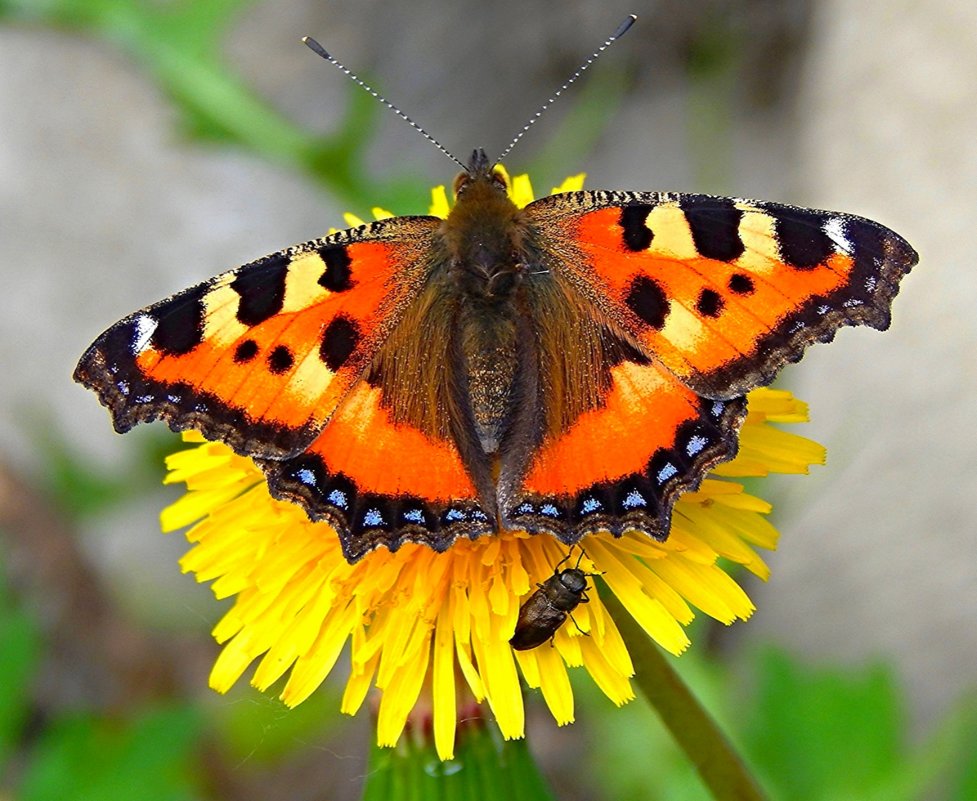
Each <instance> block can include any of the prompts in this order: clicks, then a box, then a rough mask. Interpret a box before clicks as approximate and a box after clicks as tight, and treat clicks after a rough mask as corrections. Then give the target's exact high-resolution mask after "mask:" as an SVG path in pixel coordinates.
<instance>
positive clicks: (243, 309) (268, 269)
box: [231, 253, 289, 325]
mask: <svg viewBox="0 0 977 801" xmlns="http://www.w3.org/2000/svg"><path fill="white" fill-rule="evenodd" d="M288 264H289V258H288V256H285V255H284V254H281V253H276V254H275V255H273V256H268V257H267V258H265V259H261V260H260V261H256V262H254V263H252V264H248V265H246V266H245V267H242V268H241V271H240V272H239V273H238V274H237V276H236V277H235V279H234V280H233V281H232V282H231V289H233V290H234V291H235V292H237V293H238V295H240V296H241V300H240V301H239V302H238V307H237V319H238V321H240V322H241V323H242V324H243V325H258V323H263V322H264V321H265V320H267V319H268V318H269V317H274V316H275V315H276V314H278V313H279V312H280V311H281V310H282V305H283V304H284V303H285V278H286V276H287V275H288Z"/></svg>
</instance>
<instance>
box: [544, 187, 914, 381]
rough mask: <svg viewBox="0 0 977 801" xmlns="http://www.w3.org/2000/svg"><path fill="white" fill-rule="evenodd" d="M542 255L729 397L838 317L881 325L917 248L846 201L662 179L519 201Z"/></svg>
mask: <svg viewBox="0 0 977 801" xmlns="http://www.w3.org/2000/svg"><path fill="white" fill-rule="evenodd" d="M526 211H527V214H528V215H529V217H530V219H531V220H533V221H534V222H535V223H536V224H537V225H538V226H539V228H540V230H541V231H542V232H543V233H542V236H543V240H544V248H545V250H546V252H547V253H549V254H552V255H555V256H556V257H557V259H556V263H555V264H554V265H553V269H554V270H556V271H558V272H559V273H560V274H561V275H563V276H564V277H565V279H566V280H567V281H570V282H571V283H572V284H573V285H574V286H575V287H576V288H577V289H578V290H579V291H581V292H583V294H584V295H585V296H586V297H587V298H588V299H589V300H590V301H591V302H592V303H593V304H594V306H595V307H596V308H599V309H601V310H602V311H603V312H604V313H606V314H608V315H609V316H611V317H612V318H613V319H614V320H616V321H617V322H618V324H619V325H620V326H621V327H622V328H623V329H624V330H625V331H627V332H628V333H629V334H630V335H631V336H633V337H634V338H635V339H636V340H637V341H638V342H639V343H640V344H641V345H643V346H644V349H645V350H646V351H647V352H648V353H649V355H652V356H653V357H654V358H655V359H657V360H659V361H660V362H661V363H662V364H664V365H665V366H666V367H667V368H668V369H669V370H670V371H671V372H672V373H673V374H674V375H676V376H677V377H678V378H680V379H681V380H682V381H683V382H684V383H685V384H686V385H687V386H689V387H691V388H692V389H694V390H695V391H696V392H698V393H699V394H701V395H704V396H706V397H711V398H732V397H736V396H739V395H744V394H745V393H746V392H748V391H749V390H750V389H753V388H754V387H757V386H761V385H764V384H768V383H770V382H771V381H772V380H773V378H774V376H775V375H776V374H777V372H778V371H779V370H780V368H781V367H783V365H784V364H786V363H787V362H790V361H797V360H798V359H799V358H800V357H801V355H802V354H803V352H804V349H805V348H806V347H807V346H808V345H810V344H811V343H813V342H817V341H821V342H825V341H829V340H830V339H832V338H833V337H834V333H835V331H836V330H837V329H838V328H840V327H841V326H844V325H862V324H863V325H870V326H872V327H874V328H878V329H881V330H884V329H886V328H887V327H888V325H889V306H890V303H891V301H892V298H893V297H894V296H895V294H896V292H897V291H898V283H899V280H900V279H901V278H902V276H903V275H905V274H906V273H907V272H908V271H909V270H910V269H911V267H912V266H913V265H914V264H915V263H916V261H917V256H916V253H915V251H914V250H913V249H912V248H911V247H910V246H909V244H908V243H907V242H906V241H905V240H904V239H902V237H900V236H899V235H898V234H896V233H894V232H893V231H890V230H889V229H887V228H885V227H883V226H881V225H879V224H878V223H875V222H872V221H871V220H866V219H864V218H861V217H855V216H852V215H847V214H839V213H835V212H828V211H818V210H813V209H802V208H797V207H794V206H787V205H783V204H777V203H767V202H762V201H754V200H739V199H735V198H722V197H712V196H709V195H687V194H674V193H628V192H573V193H568V194H564V195H554V196H552V197H549V198H544V199H542V200H539V201H537V202H535V203H533V204H531V205H530V206H529V207H527V209H526Z"/></svg>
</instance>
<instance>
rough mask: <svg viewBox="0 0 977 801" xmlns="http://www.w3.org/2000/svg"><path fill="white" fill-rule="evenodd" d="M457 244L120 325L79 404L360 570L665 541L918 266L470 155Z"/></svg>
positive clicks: (296, 270)
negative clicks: (198, 452) (816, 346)
mask: <svg viewBox="0 0 977 801" xmlns="http://www.w3.org/2000/svg"><path fill="white" fill-rule="evenodd" d="M454 189H455V193H456V198H457V199H456V203H455V205H454V207H453V208H452V210H451V212H450V214H449V215H448V217H447V219H443V220H442V219H440V218H436V217H421V216H418V217H395V218H390V219H386V220H382V221H379V222H373V223H369V224H367V225H363V226H360V227H357V228H352V229H350V230H347V231H340V232H339V233H336V234H333V235H331V236H328V237H325V238H323V239H315V240H312V241H311V242H306V243H304V244H301V245H296V246H294V247H291V248H288V249H286V250H282V251H280V252H278V253H274V254H272V255H270V256H266V257H265V258H262V259H258V260H257V261H254V262H251V263H250V264H246V265H244V266H243V267H240V268H238V269H236V270H232V271H230V272H226V273H223V274H221V275H219V276H217V277H216V278H213V279H211V280H210V281H207V282H205V283H202V284H198V285H197V286H195V287H192V288H190V289H187V290H184V291H183V292H180V293H178V294H176V295H174V296H173V297H171V298H168V299H167V300H163V301H160V302H159V303H156V304H154V305H152V306H149V307H147V308H145V309H143V310H142V311H138V312H136V313H135V314H132V315H130V316H129V317H126V318H125V319H124V320H122V321H120V322H118V323H116V324H115V325H114V326H112V327H111V328H109V329H108V330H107V331H106V332H105V333H103V334H102V335H101V336H100V337H99V338H98V339H97V340H96V341H95V343H94V344H93V345H92V346H91V347H90V348H89V349H88V351H87V352H86V353H85V354H84V355H83V356H82V358H81V361H80V362H79V364H78V367H77V368H76V370H75V374H74V377H75V380H77V381H79V382H80V383H82V384H84V385H85V386H86V387H89V388H90V389H93V390H94V391H95V392H97V393H98V396H99V399H100V400H101V402H102V403H103V404H104V405H105V406H107V407H108V408H109V410H110V411H111V413H112V417H113V422H114V425H115V428H116V430H117V431H120V432H124V431H128V430H129V429H130V428H132V426H134V425H135V424H136V423H140V422H145V421H150V420H160V419H162V420H165V421H166V422H167V423H168V425H169V426H170V428H171V429H173V430H174V431H182V430H185V429H197V430H199V431H200V432H202V433H203V435H204V436H205V437H208V438H210V439H215V440H220V441H222V442H225V443H227V444H228V445H229V446H230V447H231V448H233V449H234V450H235V451H236V452H237V453H239V454H243V455H246V456H250V457H252V458H253V459H254V460H255V461H256V462H257V464H259V465H260V466H261V468H262V469H263V470H264V472H265V474H266V476H267V479H268V486H269V489H270V490H271V493H272V495H274V496H275V497H276V498H280V499H285V500H288V501H292V502H294V503H297V504H300V505H301V506H302V507H303V508H304V509H305V510H306V512H307V513H308V515H309V517H310V518H312V519H313V520H326V521H328V522H329V523H330V524H331V525H332V526H333V527H334V528H335V529H336V531H337V533H338V535H339V538H340V541H341V543H342V548H343V553H344V554H345V556H346V558H347V559H348V560H349V561H351V562H352V561H356V560H358V559H360V558H361V557H362V556H363V555H364V554H366V553H368V552H369V551H370V550H372V549H374V548H377V547H378V546H385V547H387V548H390V549H391V550H396V549H397V548H398V547H400V545H402V544H403V543H404V542H407V541H412V542H418V543H424V544H425V545H428V546H430V547H431V548H434V549H435V550H437V551H443V550H445V549H447V548H448V547H449V546H450V545H451V543H452V542H453V541H454V540H455V539H456V538H457V537H460V536H462V537H470V538H476V537H479V536H484V535H492V534H493V533H495V532H497V531H498V530H499V529H500V528H509V529H523V530H526V531H528V532H531V533H533V534H543V533H546V534H551V535H553V536H555V537H556V538H558V539H559V540H560V541H561V542H564V543H566V544H567V545H573V544H575V543H578V542H579V541H580V540H581V538H582V537H584V536H585V535H586V534H589V533H592V532H595V531H605V532H610V533H611V534H612V535H614V536H620V535H621V534H622V533H623V532H624V531H626V530H637V531H641V532H644V533H646V534H648V535H649V536H651V537H655V538H657V539H664V538H665V537H667V536H668V530H669V522H670V516H671V510H672V506H673V504H674V503H675V500H676V498H677V497H678V496H679V495H680V494H681V493H683V492H687V491H689V490H693V489H695V488H696V487H697V486H698V485H699V483H700V481H701V480H702V477H703V475H704V474H705V473H706V471H707V470H709V468H711V467H712V466H714V465H716V464H718V463H719V462H723V461H726V460H728V459H731V458H732V457H733V456H734V455H735V453H736V449H737V434H738V429H739V426H740V424H741V422H742V420H743V417H744V414H745V410H746V402H745V400H744V397H743V396H744V395H745V394H746V393H747V392H749V391H750V390H751V389H753V388H754V387H759V386H763V385H765V384H769V383H770V382H771V381H772V380H773V379H774V377H775V376H776V374H777V372H778V371H779V370H780V369H781V367H783V366H784V365H785V364H786V363H788V362H793V361H797V360H798V359H799V358H800V357H801V355H802V354H803V352H804V349H805V348H806V347H807V346H808V345H810V344H812V343H814V342H826V341H829V340H831V339H832V338H833V337H834V334H835V331H836V330H837V329H838V328H840V327H841V326H844V325H869V326H872V327H874V328H878V329H882V330H884V329H886V328H887V327H888V325H889V315H890V311H889V307H890V304H891V302H892V299H893V297H894V296H895V294H896V292H897V290H898V284H899V280H900V279H901V278H902V277H903V275H905V274H906V273H907V272H908V271H909V270H910V268H911V267H912V266H913V265H914V264H915V263H916V260H917V256H916V253H915V252H914V250H913V249H912V247H910V246H909V244H908V243H907V242H906V241H905V240H904V239H902V238H901V237H900V236H899V235H897V234H896V233H894V232H893V231H890V230H889V229H887V228H885V227H883V226H881V225H879V224H878V223H875V222H872V221H870V220H866V219H863V218H861V217H856V216H853V215H849V214H840V213H835V212H828V211H815V210H810V209H802V208H797V207H794V206H787V205H782V204H779V203H769V202H764V201H755V200H740V199H737V198H726V197H713V196H709V195H694V194H678V193H661V192H614V191H581V192H568V193H565V194H558V195H552V196H550V197H545V198H542V199H540V200H537V201H535V202H533V203H531V204H529V205H528V206H526V207H525V208H521V209H520V208H517V207H516V206H515V205H514V204H513V203H512V201H511V200H510V199H509V197H508V195H507V193H506V190H507V187H506V180H505V177H504V174H503V173H502V172H501V171H500V170H497V169H495V168H494V165H493V163H492V162H491V161H490V160H489V159H488V158H487V157H486V155H485V153H484V151H482V150H476V151H475V152H474V153H473V155H472V157H471V160H470V161H469V163H468V165H467V169H466V170H465V172H463V173H461V174H460V175H459V176H458V178H457V179H456V180H455V184H454Z"/></svg>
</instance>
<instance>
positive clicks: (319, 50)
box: [302, 36, 606, 172]
mask: <svg viewBox="0 0 977 801" xmlns="http://www.w3.org/2000/svg"><path fill="white" fill-rule="evenodd" d="M302 42H303V43H304V44H305V45H306V46H307V47H308V48H309V49H310V50H311V51H312V52H313V53H315V54H316V55H317V56H321V57H322V58H324V59H325V60H326V61H328V62H329V63H330V64H333V65H335V66H337V67H339V69H341V70H342V71H343V72H344V73H346V76H347V77H348V78H349V79H350V80H352V81H353V83H355V84H358V85H359V86H362V87H363V88H364V89H366V91H367V92H369V93H370V94H371V95H373V97H375V98H376V99H377V100H379V101H380V102H381V103H383V105H385V106H386V107H387V108H389V109H390V110H391V111H392V112H393V113H394V114H396V115H397V116H398V117H400V118H401V119H402V120H403V121H404V122H406V123H407V124H408V125H410V127H411V128H413V129H414V130H415V131H417V132H418V133H419V134H420V135H421V136H423V137H424V138H425V139H427V141H428V142H430V143H431V144H433V145H434V146H435V147H436V148H437V149H438V150H440V151H441V152H442V153H444V155H446V156H447V157H448V158H449V159H451V160H452V161H453V162H454V163H455V164H457V165H458V166H459V167H461V168H462V169H463V170H465V171H466V172H467V171H468V167H466V166H465V165H464V164H463V163H462V162H461V161H460V160H459V159H458V158H456V157H455V156H454V155H453V154H452V153H451V152H450V151H449V150H448V148H446V147H445V146H444V145H442V144H441V143H440V142H439V141H438V140H437V139H435V138H434V137H433V136H431V134H429V133H428V132H427V131H425V130H424V129H423V128H422V127H421V126H420V125H418V124H417V123H416V122H414V120H412V119H411V118H410V117H408V116H407V115H406V114H404V112H403V111H401V110H400V109H399V108H397V107H396V106H395V105H394V104H393V103H391V102H390V101H389V100H387V98H385V97H384V96H383V95H381V94H380V93H379V92H378V91H377V90H376V89H374V88H373V87H372V86H370V85H369V84H368V83H366V81H364V80H362V79H361V78H360V77H359V76H357V75H356V73H354V72H353V71H352V70H351V69H350V68H349V67H347V66H345V65H344V64H343V63H342V62H340V61H338V60H337V59H336V58H335V57H334V56H332V55H331V54H329V53H328V52H326V49H325V48H324V47H323V46H322V45H321V44H319V43H318V42H317V41H316V40H315V39H313V38H312V37H311V36H303V37H302ZM605 47H606V45H605Z"/></svg>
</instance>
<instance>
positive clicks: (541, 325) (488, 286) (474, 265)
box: [370, 153, 643, 507]
mask: <svg viewBox="0 0 977 801" xmlns="http://www.w3.org/2000/svg"><path fill="white" fill-rule="evenodd" d="M479 155H480V154H479V153H476V154H475V156H473V159H472V166H471V168H470V170H469V172H466V173H462V174H461V175H459V176H458V178H457V179H456V180H455V187H454V189H455V195H456V202H455V205H454V206H453V208H452V210H451V212H450V214H449V215H448V217H447V218H446V219H445V220H444V222H443V223H442V225H441V227H440V230H439V232H438V239H439V242H438V248H437V256H436V263H435V264H433V265H432V269H431V278H430V280H429V281H428V283H427V285H426V286H425V287H424V289H423V290H422V292H421V293H420V295H419V297H418V298H417V299H416V300H415V301H414V302H413V303H412V304H411V306H410V308H408V309H407V310H406V311H405V315H404V319H403V321H402V323H401V325H400V326H398V328H397V329H396V330H394V332H393V333H392V335H391V337H390V339H389V340H388V341H387V342H386V343H385V344H384V346H383V347H382V348H381V349H380V351H379V353H378V355H377V357H376V359H375V360H374V363H373V367H372V369H371V373H370V380H371V382H373V383H374V384H375V385H379V386H380V387H381V389H382V392H383V401H382V402H383V404H384V406H385V407H386V408H387V409H388V411H389V412H390V414H391V415H392V416H393V417H394V420H395V421H396V422H400V423H406V424H408V425H411V426H414V427H417V428H419V429H420V430H422V431H424V432H425V433H426V434H429V435H431V436H434V437H437V438H441V439H451V440H453V441H454V442H455V443H456V444H457V446H458V449H459V452H460V454H461V456H462V459H463V461H464V462H465V466H466V468H467V469H468V470H469V472H470V473H471V475H472V476H473V477H474V479H475V481H476V484H477V485H478V486H479V489H480V492H483V493H484V495H485V496H486V497H485V498H483V503H485V504H486V505H487V506H489V507H491V506H493V505H494V504H493V499H494V497H495V496H496V494H497V490H498V492H500V493H501V494H504V492H505V489H506V487H505V486H501V485H500V476H501V483H502V484H508V485H510V486H511V488H513V489H514V488H515V487H516V485H517V484H518V483H519V481H520V479H521V477H522V476H523V475H524V473H525V471H526V469H527V468H528V465H529V461H530V458H531V455H532V453H533V452H534V450H535V449H536V448H537V447H538V446H539V444H540V443H541V442H543V441H544V440H545V439H546V438H547V437H556V436H557V435H559V434H560V433H561V432H563V431H566V430H567V429H568V428H569V427H570V426H571V425H572V423H573V422H574V421H575V420H576V419H577V418H578V417H579V416H580V415H581V414H583V413H584V412H587V411H589V410H592V409H596V408H599V407H600V406H601V405H602V403H603V399H604V398H605V396H606V394H607V391H608V389H609V387H610V367H611V366H613V365H614V364H617V363H619V362H620V361H622V360H623V359H625V358H632V359H636V360H642V359H643V357H642V356H641V354H640V353H638V352H637V351H636V350H635V349H634V348H632V347H631V346H630V345H628V344H626V342H625V339H624V338H623V336H622V334H621V333H620V332H619V331H616V330H614V329H613V327H612V326H611V325H609V324H607V323H605V322H604V321H601V320H600V318H599V316H598V315H595V314H594V313H593V310H590V313H588V312H587V310H586V309H585V308H584V305H585V300H584V298H582V297H581V296H580V295H578V294H577V293H576V292H575V291H574V290H573V288H572V287H571V286H569V285H568V284H566V283H565V282H558V281H557V280H555V278H554V276H553V275H552V274H551V271H550V269H549V265H548V264H547V263H546V261H545V256H544V255H543V254H544V248H543V247H542V246H541V243H540V242H539V233H538V231H536V230H535V229H534V227H533V226H532V224H531V223H530V222H529V221H528V220H527V218H526V216H525V214H524V212H523V211H522V210H521V209H519V208H518V207H517V206H516V205H515V204H514V203H513V202H512V200H511V199H510V198H509V196H508V194H507V189H508V187H507V184H506V180H505V177H504V176H503V175H502V173H501V172H497V171H495V170H493V169H492V168H491V167H490V165H489V164H488V162H487V160H480V158H479ZM482 159H484V156H482ZM488 496H491V497H488Z"/></svg>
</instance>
